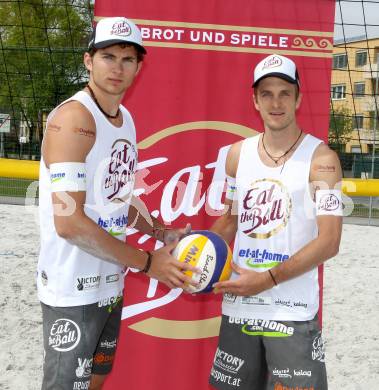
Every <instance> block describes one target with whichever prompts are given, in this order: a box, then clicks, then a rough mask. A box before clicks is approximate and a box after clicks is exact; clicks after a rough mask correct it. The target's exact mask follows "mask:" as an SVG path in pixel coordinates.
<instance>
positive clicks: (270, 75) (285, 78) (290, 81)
mask: <svg viewBox="0 0 379 390" xmlns="http://www.w3.org/2000/svg"><path fill="white" fill-rule="evenodd" d="M267 77H279V78H280V79H283V80H285V81H288V82H289V83H291V84H297V85H299V86H300V84H299V81H298V80H297V79H293V78H292V77H290V76H288V75H286V74H283V73H277V72H273V73H268V74H265V75H264V76H262V77H260V78H259V79H258V80H256V81H254V84H253V87H256V86H257V84H258V83H259V82H260V81H262V80H263V79H265V78H267Z"/></svg>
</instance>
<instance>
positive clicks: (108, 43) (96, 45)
mask: <svg viewBox="0 0 379 390" xmlns="http://www.w3.org/2000/svg"><path fill="white" fill-rule="evenodd" d="M118 43H127V44H129V45H133V46H136V47H137V48H138V49H139V50H140V51H141V52H142V53H143V54H146V49H145V48H144V47H143V46H141V45H139V44H138V43H135V42H131V41H126V40H124V39H110V40H108V41H103V42H99V43H93V44H92V45H90V47H89V48H90V49H91V48H94V49H104V48H105V47H108V46H112V45H117V44H118Z"/></svg>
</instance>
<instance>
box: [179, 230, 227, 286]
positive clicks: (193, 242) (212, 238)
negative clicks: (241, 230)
mask: <svg viewBox="0 0 379 390" xmlns="http://www.w3.org/2000/svg"><path fill="white" fill-rule="evenodd" d="M173 256H174V257H176V258H177V259H178V260H179V261H181V262H183V263H188V264H191V265H192V266H194V267H197V268H199V269H200V270H201V273H200V274H197V273H193V272H190V271H186V272H185V273H186V275H188V276H190V277H192V279H193V280H195V281H196V282H198V283H199V285H198V287H194V286H190V287H189V288H190V290H191V292H194V293H198V292H203V293H206V292H210V291H212V286H213V284H214V283H216V282H218V281H224V280H228V279H229V278H230V275H231V273H232V268H231V261H232V251H231V250H230V248H229V246H228V244H227V243H226V242H225V241H224V240H223V239H222V238H221V237H220V236H219V235H218V234H216V233H213V232H211V231H209V230H198V231H193V232H191V233H190V234H188V235H187V236H185V237H183V238H182V239H181V240H180V241H179V243H178V245H177V246H176V248H175V249H174V251H173Z"/></svg>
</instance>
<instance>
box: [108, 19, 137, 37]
mask: <svg viewBox="0 0 379 390" xmlns="http://www.w3.org/2000/svg"><path fill="white" fill-rule="evenodd" d="M131 33H132V29H131V27H130V26H129V24H128V23H126V22H125V21H123V22H117V23H114V24H113V26H112V31H111V35H119V36H123V37H128V36H129V35H131Z"/></svg>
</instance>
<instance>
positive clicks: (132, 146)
mask: <svg viewBox="0 0 379 390" xmlns="http://www.w3.org/2000/svg"><path fill="white" fill-rule="evenodd" d="M145 54H146V50H145V48H144V47H143V44H142V39H141V33H140V31H139V29H138V28H137V26H136V25H135V24H134V23H133V22H131V21H130V20H128V19H126V18H124V17H115V18H104V19H102V20H100V21H99V23H98V24H97V25H96V27H95V29H94V32H93V36H92V38H91V41H90V44H89V49H88V52H86V53H85V55H84V64H85V66H86V68H87V70H88V71H89V83H88V85H87V86H86V87H85V89H84V90H83V91H80V92H78V93H77V94H75V95H74V96H72V97H71V98H69V99H68V100H66V101H65V102H63V103H62V104H61V105H59V106H58V107H57V108H55V109H54V110H53V111H52V112H51V113H50V115H49V117H48V119H47V125H46V131H45V135H44V140H43V145H42V159H41V165H40V202H39V205H40V206H39V209H40V220H41V250H40V256H39V262H38V273H37V286H38V296H39V299H40V301H41V306H42V315H43V333H44V350H45V359H44V377H43V383H42V389H44V390H66V389H67V390H68V389H71V390H72V389H91V390H95V389H101V387H102V384H103V382H104V380H105V377H106V375H107V374H108V373H109V372H110V370H111V368H112V363H113V360H114V354H115V350H116V344H117V338H118V331H119V327H120V320H121V310H122V295H123V279H124V278H123V277H124V273H125V270H126V267H133V268H134V269H136V270H141V271H142V272H143V273H145V274H147V275H148V276H150V277H152V278H155V279H158V280H159V281H161V282H163V283H165V284H166V285H167V286H168V287H170V288H175V287H183V285H184V284H185V283H192V282H191V281H190V279H189V278H188V277H186V276H185V275H184V273H183V272H182V271H183V270H186V269H191V270H193V271H196V270H194V269H193V267H191V266H189V265H187V264H183V263H180V262H178V261H177V260H176V259H175V258H174V257H172V256H171V254H170V252H171V250H172V249H173V248H174V246H175V240H176V239H177V238H179V237H180V235H182V234H184V233H185V232H186V231H188V230H189V229H190V226H187V228H186V229H177V230H170V231H169V232H168V231H167V230H166V229H165V227H164V226H163V225H162V224H161V223H160V222H158V220H157V219H155V218H153V217H151V216H149V215H148V213H143V209H141V208H138V207H137V206H136V204H137V203H132V204H131V202H132V200H133V199H134V198H132V194H133V187H134V181H135V174H136V169H137V161H138V156H137V147H136V134H135V128H134V123H133V119H132V117H131V116H130V114H129V112H128V111H127V110H126V109H125V107H123V106H122V105H121V100H122V98H123V96H124V93H125V92H126V90H127V89H128V88H129V87H130V86H131V85H132V83H133V81H134V79H135V77H136V76H137V74H138V73H139V71H140V69H141V65H142V60H143V56H144V55H145ZM141 211H142V213H141ZM143 215H144V216H143ZM131 224H132V226H133V227H134V228H136V229H138V230H140V231H142V232H143V233H146V234H150V235H152V236H153V237H154V238H156V239H158V240H160V241H165V242H166V243H167V242H168V241H169V238H170V237H171V239H172V238H173V240H171V241H173V242H171V243H168V245H167V246H165V247H163V248H161V249H159V250H155V251H151V252H145V251H142V250H138V249H137V248H134V247H132V246H131V245H128V244H126V243H125V239H126V229H127V226H128V225H131Z"/></svg>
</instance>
